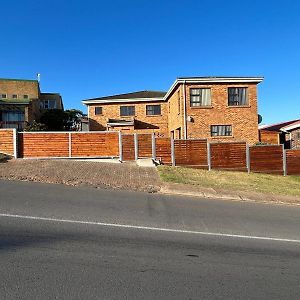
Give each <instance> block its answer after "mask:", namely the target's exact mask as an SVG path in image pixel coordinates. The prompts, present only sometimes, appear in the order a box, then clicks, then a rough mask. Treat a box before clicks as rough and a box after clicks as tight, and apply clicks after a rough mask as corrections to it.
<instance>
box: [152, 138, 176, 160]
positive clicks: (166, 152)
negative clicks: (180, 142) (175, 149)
mask: <svg viewBox="0 0 300 300" xmlns="http://www.w3.org/2000/svg"><path fill="white" fill-rule="evenodd" d="M155 152H156V158H157V159H159V160H161V162H162V163H163V164H164V165H170V164H171V163H172V160H171V139H170V138H156V139H155Z"/></svg>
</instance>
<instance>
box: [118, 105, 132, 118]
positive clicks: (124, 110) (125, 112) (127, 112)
mask: <svg viewBox="0 0 300 300" xmlns="http://www.w3.org/2000/svg"><path fill="white" fill-rule="evenodd" d="M120 115H121V116H134V115H135V107H134V106H121V107H120Z"/></svg>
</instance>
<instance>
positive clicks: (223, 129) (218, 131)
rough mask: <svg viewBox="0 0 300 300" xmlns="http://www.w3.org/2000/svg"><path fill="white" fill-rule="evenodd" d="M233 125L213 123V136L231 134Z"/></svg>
mask: <svg viewBox="0 0 300 300" xmlns="http://www.w3.org/2000/svg"><path fill="white" fill-rule="evenodd" d="M231 135H232V128H231V125H212V126H211V136H231Z"/></svg>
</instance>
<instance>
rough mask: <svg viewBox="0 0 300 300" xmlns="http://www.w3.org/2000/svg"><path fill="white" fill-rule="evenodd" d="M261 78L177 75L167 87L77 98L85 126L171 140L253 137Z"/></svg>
mask: <svg viewBox="0 0 300 300" xmlns="http://www.w3.org/2000/svg"><path fill="white" fill-rule="evenodd" d="M262 80H263V77H186V78H177V79H176V80H175V82H174V83H173V85H172V86H171V87H170V89H169V90H168V91H167V92H158V91H139V92H133V93H127V94H119V95H113V96H105V97H99V98H93V99H86V100H83V101H82V102H83V104H85V105H87V107H88V119H89V129H90V130H120V131H122V132H123V133H152V132H154V133H155V134H157V135H158V136H165V137H173V138H176V139H178V138H179V139H187V138H188V139H191V138H207V139H209V140H211V141H216V142H220V141H247V142H248V143H250V144H255V143H257V142H258V140H259V138H258V113H257V84H258V83H260V82H261V81H262Z"/></svg>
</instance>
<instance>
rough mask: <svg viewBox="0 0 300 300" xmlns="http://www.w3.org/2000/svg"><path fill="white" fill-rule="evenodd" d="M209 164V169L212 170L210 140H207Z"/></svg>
mask: <svg viewBox="0 0 300 300" xmlns="http://www.w3.org/2000/svg"><path fill="white" fill-rule="evenodd" d="M207 166H208V171H211V149H210V142H209V141H207Z"/></svg>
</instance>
